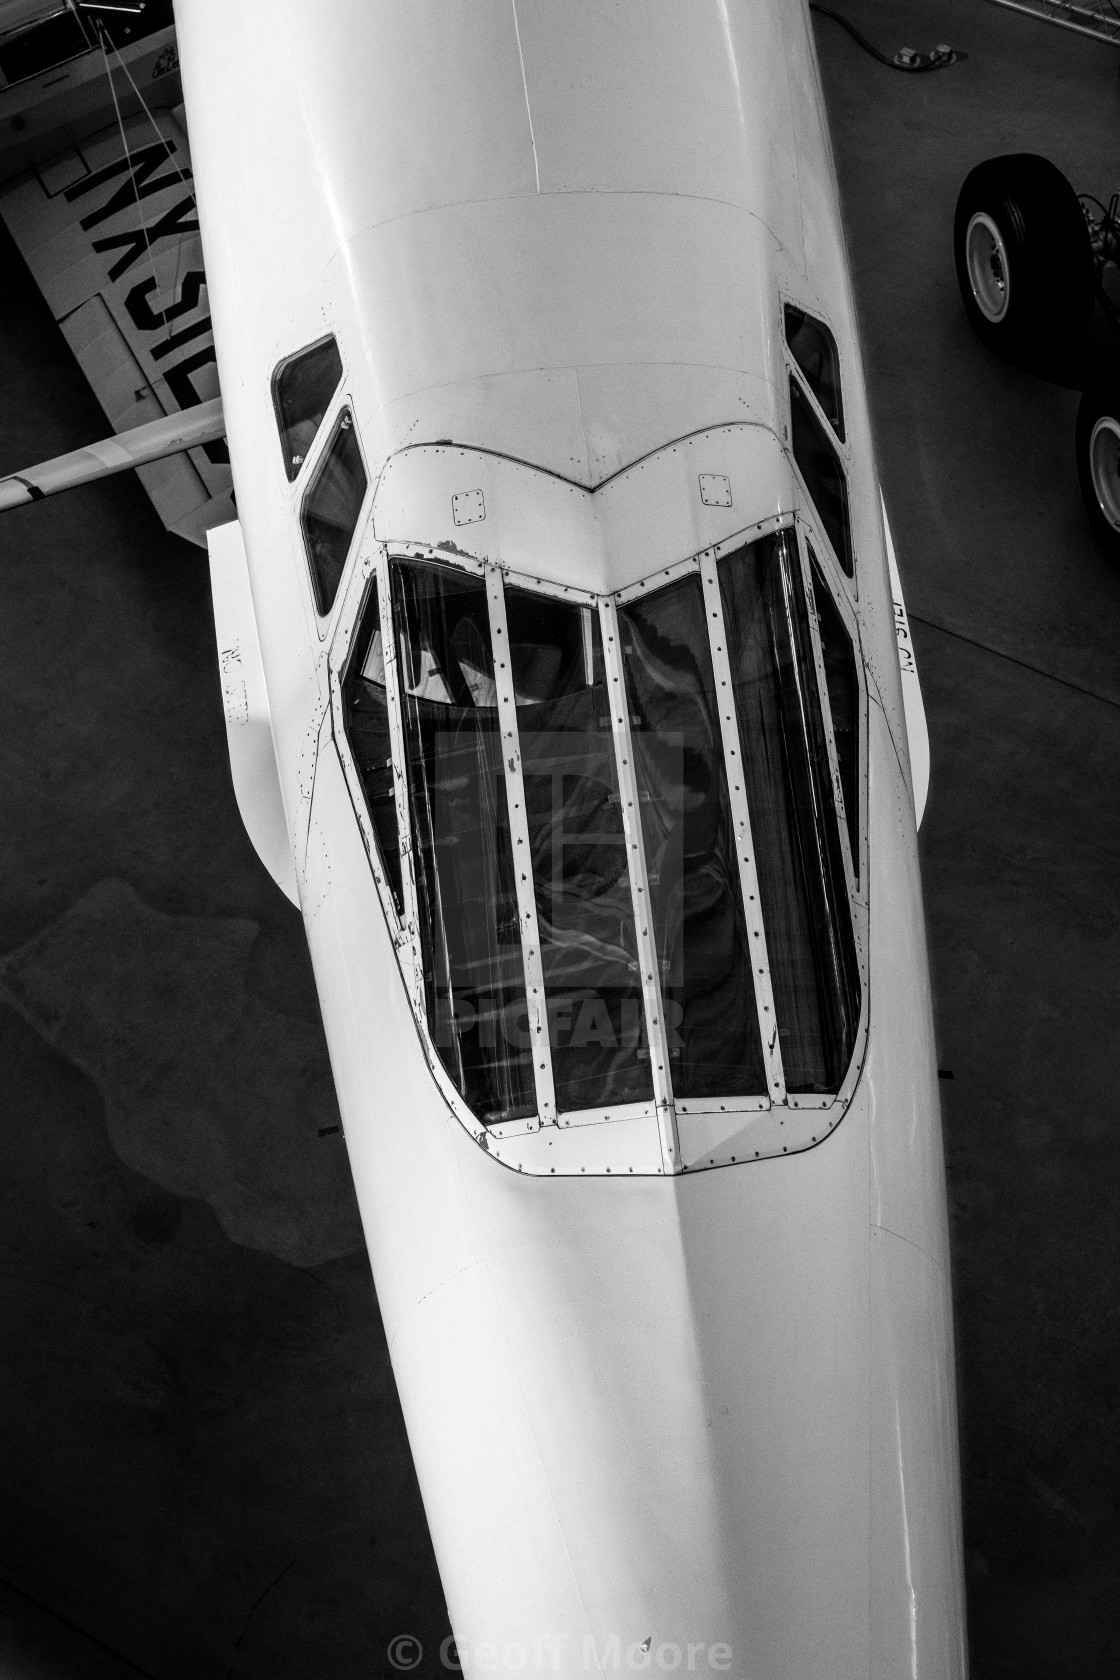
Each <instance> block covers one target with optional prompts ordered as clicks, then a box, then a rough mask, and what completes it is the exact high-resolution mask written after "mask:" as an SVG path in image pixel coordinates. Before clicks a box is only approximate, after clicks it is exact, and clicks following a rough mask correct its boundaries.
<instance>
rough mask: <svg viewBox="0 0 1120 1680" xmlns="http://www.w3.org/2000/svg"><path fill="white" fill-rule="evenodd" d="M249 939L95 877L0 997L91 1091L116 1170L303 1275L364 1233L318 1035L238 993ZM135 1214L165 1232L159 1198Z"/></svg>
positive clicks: (6, 965)
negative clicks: (302, 1269) (206, 1208)
mask: <svg viewBox="0 0 1120 1680" xmlns="http://www.w3.org/2000/svg"><path fill="white" fill-rule="evenodd" d="M258 931H259V930H258V928H257V927H256V925H255V924H254V923H253V922H251V921H247V920H243V919H240V918H235V917H230V916H220V917H201V916H185V915H178V916H167V915H163V914H161V913H160V912H159V911H157V910H153V909H152V908H151V907H150V906H148V905H146V904H144V903H143V902H142V901H141V900H140V898H139V897H138V896H137V895H136V893H135V892H134V891H133V890H132V888H131V887H130V886H129V885H128V884H127V882H125V881H114V880H106V881H101V882H99V883H98V884H97V885H96V886H95V887H93V888H92V889H91V890H90V891H89V892H88V893H86V894H85V895H84V896H83V897H82V898H81V899H79V900H78V902H77V903H76V904H74V905H73V906H72V907H71V908H70V909H69V910H68V911H67V912H66V913H65V915H63V916H62V917H61V918H60V919H59V920H58V921H56V922H54V923H53V924H52V925H51V926H50V927H48V928H46V929H45V930H44V931H43V932H42V933H40V934H38V935H36V937H35V938H33V939H31V940H29V941H28V942H27V944H26V945H23V946H21V947H20V948H19V949H18V950H17V951H14V952H12V953H11V954H10V955H8V956H7V957H5V958H4V959H3V961H2V962H0V998H2V999H4V1000H5V1001H6V1002H8V1003H10V1004H11V1005H12V1006H13V1007H14V1008H16V1009H18V1010H19V1012H20V1014H21V1015H23V1017H24V1019H25V1020H27V1021H28V1022H30V1024H31V1025H32V1026H33V1027H34V1028H35V1029H36V1031H37V1032H39V1033H41V1034H42V1036H43V1037H44V1038H45V1039H46V1041H47V1043H48V1044H50V1045H51V1046H52V1047H53V1048H54V1049H56V1050H58V1051H59V1052H61V1054H62V1055H64V1056H66V1057H67V1058H68V1059H69V1060H70V1061H72V1062H73V1063H74V1065H75V1066H76V1067H78V1068H80V1069H81V1070H82V1072H83V1073H86V1074H88V1075H89V1077H90V1078H91V1079H93V1080H94V1081H95V1083H96V1084H97V1086H98V1088H99V1090H100V1091H101V1094H102V1096H103V1097H104V1100H105V1120H106V1125H107V1127H108V1133H109V1139H110V1141H111V1143H112V1145H113V1148H114V1149H115V1150H116V1152H117V1154H118V1155H119V1156H120V1158H121V1160H122V1161H124V1162H125V1163H126V1164H127V1165H128V1166H130V1167H132V1168H133V1169H134V1171H136V1172H140V1173H143V1174H144V1175H145V1176H146V1177H148V1178H150V1179H152V1180H153V1182H154V1183H155V1184H157V1185H160V1186H162V1187H163V1189H164V1190H167V1191H171V1192H173V1194H174V1195H175V1196H198V1197H201V1198H202V1199H203V1200H204V1201H206V1202H209V1204H210V1206H211V1207H212V1208H213V1209H214V1212H215V1213H216V1214H217V1216H218V1219H219V1221H220V1223H221V1226H222V1229H223V1231H225V1233H226V1235H227V1236H228V1237H230V1238H231V1239H232V1241H234V1242H239V1243H245V1244H246V1245H247V1246H248V1247H250V1248H258V1249H261V1250H263V1251H264V1252H265V1253H267V1254H273V1255H275V1256H276V1258H277V1259H279V1260H286V1261H288V1262H289V1263H290V1264H292V1265H295V1266H314V1265H317V1264H318V1263H319V1262H320V1261H323V1260H330V1259H335V1258H337V1257H338V1256H340V1255H344V1254H350V1253H353V1252H354V1251H355V1250H359V1249H361V1248H362V1247H363V1238H362V1230H361V1225H360V1223H359V1221H358V1218H357V1214H356V1209H355V1206H354V1198H353V1192H352V1188H351V1179H350V1169H349V1164H348V1161H347V1157H346V1150H345V1145H344V1144H343V1142H342V1134H341V1133H340V1132H336V1131H334V1130H333V1128H334V1127H337V1126H338V1111H337V1108H336V1106H335V1105H334V1103H333V1101H332V1098H331V1083H330V1067H329V1063H328V1062H327V1059H326V1057H325V1055H324V1054H323V1049H322V1037H321V1035H320V1034H317V1033H315V1032H314V1031H312V1029H311V1028H309V1027H307V1026H304V1025H303V1024H302V1023H301V1022H297V1021H292V1020H291V1019H290V1018H289V1017H287V1016H283V1015H280V1014H278V1013H277V1012H275V1011H274V1010H272V1009H270V1008H269V1007H268V1006H267V1005H266V1004H264V1003H262V1002H260V1001H259V1000H258V999H257V998H256V997H255V996H253V995H251V993H250V992H249V989H248V987H247V985H246V971H247V968H248V964H249V960H250V955H251V952H252V949H253V945H254V943H255V942H256V938H257V934H258ZM277 1087H280V1088H282V1089H283V1091H284V1101H283V1103H277V1102H276V1100H275V1094H276V1090H277ZM321 1133H322V1134H323V1135H320V1134H321ZM135 1217H136V1229H137V1234H138V1235H140V1236H142V1237H143V1238H144V1239H145V1240H146V1241H148V1242H159V1241H161V1240H162V1241H166V1240H167V1238H168V1237H169V1236H171V1235H173V1234H174V1229H175V1219H176V1214H175V1208H174V1203H173V1202H171V1201H170V1200H169V1199H168V1198H166V1197H165V1198H160V1197H159V1196H158V1195H153V1196H150V1197H149V1198H148V1199H147V1200H146V1202H145V1203H144V1205H143V1206H142V1207H141V1208H140V1209H138V1210H137V1214H136V1216H135Z"/></svg>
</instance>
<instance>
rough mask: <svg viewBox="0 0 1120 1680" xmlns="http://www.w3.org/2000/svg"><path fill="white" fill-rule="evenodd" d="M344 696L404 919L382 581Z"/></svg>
mask: <svg viewBox="0 0 1120 1680" xmlns="http://www.w3.org/2000/svg"><path fill="white" fill-rule="evenodd" d="M342 696H343V716H344V718H345V727H346V736H347V739H348V740H349V742H350V750H351V752H352V753H353V754H354V763H355V765H356V767H357V771H358V775H359V776H360V777H361V782H362V789H363V791H364V793H365V796H366V805H367V806H368V808H369V814H370V821H371V822H372V823H373V827H374V832H375V834H376V835H377V845H378V850H379V851H380V853H381V858H382V861H383V863H384V865H385V870H386V873H387V874H388V877H389V885H390V887H391V889H392V893H393V903H394V904H395V906H396V910H397V915H398V916H400V915H402V914H403V912H404V893H403V885H402V881H401V842H400V831H399V829H398V826H397V802H396V792H395V788H394V785H393V752H392V738H391V734H390V729H389V701H388V696H387V694H386V691H385V649H384V646H383V643H382V639H381V612H380V604H379V602H378V599H377V585H376V583H375V584H374V585H373V587H372V589H371V590H370V595H369V599H368V601H367V602H366V607H365V611H364V613H363V615H362V622H361V624H360V626H359V628H358V634H357V637H356V638H355V643H354V653H353V656H352V658H351V660H350V664H349V668H348V670H347V674H346V680H345V682H344V684H343V689H342Z"/></svg>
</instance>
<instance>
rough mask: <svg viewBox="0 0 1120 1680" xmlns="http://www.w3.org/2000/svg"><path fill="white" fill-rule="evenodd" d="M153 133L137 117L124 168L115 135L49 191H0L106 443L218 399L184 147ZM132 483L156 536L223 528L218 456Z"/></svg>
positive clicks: (225, 485) (205, 452)
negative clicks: (140, 491)
mask: <svg viewBox="0 0 1120 1680" xmlns="http://www.w3.org/2000/svg"><path fill="white" fill-rule="evenodd" d="M156 121H157V123H158V126H159V132H158V134H157V133H155V132H153V129H152V126H151V124H150V123H149V121H148V119H147V118H146V117H137V118H133V119H130V120H129V121H127V122H126V123H125V135H126V138H127V141H128V147H129V152H130V154H131V156H132V166H131V168H130V167H129V166H128V164H127V163H126V160H125V157H124V151H123V148H122V144H121V137H120V133H119V131H118V129H117V128H116V126H115V125H114V126H113V127H110V128H107V129H105V130H103V131H102V132H101V133H100V134H96V135H94V136H92V137H91V138H90V139H88V140H86V141H84V142H83V144H82V146H81V149H80V151H76V152H74V153H73V154H72V157H73V159H74V167H73V168H71V169H69V170H68V171H66V172H65V173H62V172H61V171H62V166H63V164H64V163H65V161H66V160H65V159H56V160H54V166H53V170H49V171H48V172H47V175H46V181H47V185H45V184H44V180H43V172H42V171H40V172H38V173H37V174H33V175H31V176H30V177H24V178H23V179H22V180H20V181H17V182H15V183H13V184H12V185H10V186H8V187H6V188H5V189H4V190H3V191H2V192H0V215H3V217H4V220H5V221H6V223H7V225H8V227H9V229H10V231H11V233H12V236H13V238H14V239H15V241H16V243H17V245H18V246H19V248H20V250H21V252H22V254H23V256H24V258H25V260H26V261H27V263H28V266H29V267H30V269H31V272H32V274H33V275H34V276H35V280H36V282H37V283H38V285H39V288H40V290H41V291H42V293H43V296H44V298H45V299H46V301H47V304H48V306H49V307H50V309H51V312H52V314H53V315H54V317H55V319H56V320H57V321H58V322H59V324H60V326H61V327H62V330H63V332H64V334H65V336H66V338H67V341H68V342H69V344H70V346H71V348H72V349H73V350H74V353H75V355H76V356H77V358H78V362H79V364H80V366H81V367H82V370H83V372H84V373H85V374H86V377H87V378H88V380H89V382H90V384H91V385H92V387H93V389H94V392H95V393H96V395H97V397H98V400H99V401H100V402H101V405H102V407H103V408H104V410H105V413H106V415H107V416H108V418H109V421H110V423H111V424H112V426H113V428H114V430H115V431H125V430H128V429H129V428H130V427H133V426H136V425H141V424H143V423H144V422H145V421H147V420H151V419H154V418H156V417H157V416H159V415H161V414H174V413H175V412H177V411H178V410H181V409H186V408H190V407H192V406H195V405H196V404H198V403H202V402H207V401H210V400H211V399H212V398H214V397H216V396H218V394H219V392H218V375H217V366H216V363H215V359H214V357H215V352H214V339H213V331H212V329H211V326H210V319H209V314H208V309H207V302H206V287H205V277H204V273H203V267H202V247H201V244H200V241H199V236H198V230H197V220H196V216H195V207H194V191H193V183H192V176H191V170H190V157H189V152H188V148H187V143H186V137H185V135H184V133H183V130H182V128H181V127H180V126H179V124H178V123H177V122H176V121H175V118H174V117H173V116H172V115H171V113H170V112H166V111H161V112H159V113H158V114H157V117H156ZM169 148H170V150H169ZM79 166H80V167H79ZM62 180H66V181H67V182H68V184H67V185H65V186H58V185H57V183H58V182H60V181H62ZM48 185H49V186H50V187H51V188H55V189H56V190H53V191H48ZM137 192H139V195H140V201H139V205H138V204H137V199H136V194H137ZM141 212H142V214H143V224H142V222H141V219H140V216H141ZM83 224H84V225H83ZM140 479H141V482H142V483H143V485H144V487H145V489H146V490H147V491H148V494H149V495H150V496H151V498H152V501H153V503H154V505H155V507H156V511H157V513H158V514H159V515H160V518H161V519H162V520H163V523H164V525H165V526H166V527H167V529H168V530H171V531H176V532H178V533H179V534H180V535H183V536H185V537H187V538H188V540H190V541H192V542H196V543H200V544H201V545H202V546H203V547H204V546H205V540H206V539H205V530H206V527H207V525H208V524H220V523H222V522H223V521H225V520H228V519H229V517H230V515H231V512H232V507H231V503H230V499H229V498H230V491H231V489H232V477H231V474H230V469H229V465H228V457H227V451H226V449H225V445H224V443H220V442H219V443H217V444H211V445H208V446H206V448H204V449H196V450H193V451H191V453H190V455H189V456H188V455H187V454H185V453H184V454H183V455H181V456H178V457H169V458H168V460H167V461H165V462H161V463H159V465H158V466H157V467H145V468H143V469H141V470H140Z"/></svg>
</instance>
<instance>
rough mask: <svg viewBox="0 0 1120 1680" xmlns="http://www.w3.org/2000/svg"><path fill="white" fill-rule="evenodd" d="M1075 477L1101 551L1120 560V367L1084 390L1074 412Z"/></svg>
mask: <svg viewBox="0 0 1120 1680" xmlns="http://www.w3.org/2000/svg"><path fill="white" fill-rule="evenodd" d="M1076 449H1077V477H1078V481H1079V482H1080V485H1081V496H1082V500H1083V501H1084V503H1085V511H1086V513H1087V514H1088V515H1089V524H1090V525H1091V526H1092V528H1093V534H1094V536H1095V537H1096V539H1097V541H1098V542H1099V543H1100V545H1101V547H1102V548H1103V549H1104V550H1105V551H1106V552H1107V553H1108V554H1111V555H1112V556H1113V557H1114V558H1116V559H1120V364H1117V365H1113V366H1112V367H1108V368H1105V370H1104V371H1103V372H1102V373H1099V374H1097V376H1096V378H1095V379H1093V380H1091V381H1090V383H1089V384H1088V385H1087V386H1086V387H1085V390H1084V392H1083V393H1082V396H1081V402H1080V404H1079V406H1078V410H1077V431H1076Z"/></svg>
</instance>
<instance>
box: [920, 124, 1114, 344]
mask: <svg viewBox="0 0 1120 1680" xmlns="http://www.w3.org/2000/svg"><path fill="white" fill-rule="evenodd" d="M953 252H954V256H955V258H956V265H957V280H958V282H959V284H960V289H961V298H962V300H963V302H964V309H965V314H966V315H967V316H968V319H969V322H970V324H971V326H972V329H973V331H974V332H975V333H976V335H977V337H978V338H979V339H980V340H981V342H982V343H983V344H985V345H986V346H987V347H988V349H989V350H992V351H994V352H995V354H996V355H997V356H1001V357H1002V358H1003V359H1004V360H1005V361H1010V362H1015V363H1017V364H1019V365H1023V364H1024V363H1026V364H1030V365H1032V366H1034V367H1036V368H1037V369H1039V370H1042V369H1044V368H1045V366H1046V364H1048V363H1052V362H1054V361H1056V360H1060V359H1061V358H1063V357H1067V356H1069V355H1071V354H1072V353H1073V352H1074V351H1075V350H1076V349H1077V347H1078V345H1079V344H1080V343H1081V341H1082V339H1083V338H1084V336H1085V332H1086V329H1087V327H1088V325H1089V318H1090V316H1091V314H1092V311H1093V294H1094V290H1095V284H1096V277H1095V272H1094V264H1093V247H1092V243H1091V241H1090V236H1089V229H1088V225H1087V224H1086V221H1085V216H1084V213H1083V211H1082V209H1081V205H1080V203H1079V202H1078V199H1077V195H1076V193H1075V192H1074V190H1073V188H1072V187H1071V186H1070V184H1069V182H1068V181H1067V180H1066V178H1065V176H1064V175H1063V174H1062V172H1061V170H1060V169H1057V168H1056V167H1055V166H1054V164H1052V163H1050V162H1049V161H1048V159H1046V158H1044V157H1036V156H1035V155H1034V153H1032V152H1016V153H1014V154H1012V155H1011V156H1009V157H997V158H989V159H988V160H987V161H986V162H985V163H980V164H977V166H976V168H975V169H973V170H972V172H971V173H970V174H969V175H968V176H966V178H965V182H964V185H963V186H962V187H961V190H960V195H959V197H958V199H957V209H956V215H955V217H954V220H953Z"/></svg>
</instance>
